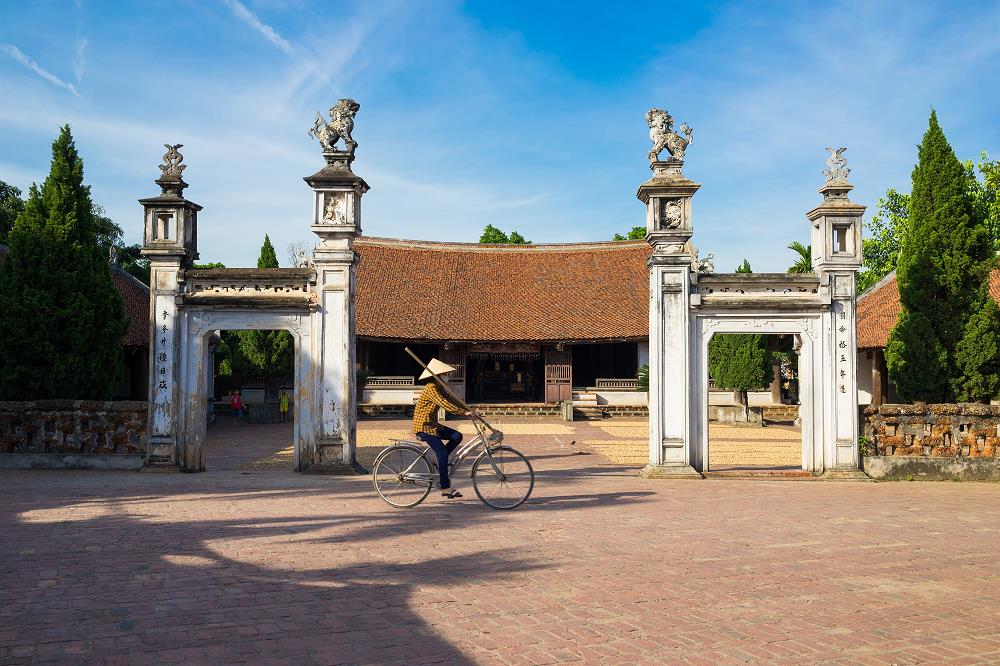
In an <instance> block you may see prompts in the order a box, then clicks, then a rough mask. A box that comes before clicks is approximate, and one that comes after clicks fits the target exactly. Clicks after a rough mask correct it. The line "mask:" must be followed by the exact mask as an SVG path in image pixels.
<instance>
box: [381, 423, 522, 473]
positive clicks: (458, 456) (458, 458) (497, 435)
mask: <svg viewBox="0 0 1000 666" xmlns="http://www.w3.org/2000/svg"><path fill="white" fill-rule="evenodd" d="M472 425H473V427H475V429H476V436H475V437H473V438H472V439H470V440H469V441H468V442H466V443H465V444H463V445H462V446H461V447H459V449H458V451H456V452H454V453H453V454H452V455H451V456H450V457H449V460H448V473H449V474H451V473H452V472H453V471H455V470H456V469H458V466H459V465H461V464H462V463H463V462H465V459H466V458H468V457H469V454H471V453H472V452H473V451H474V450H475V449H477V448H478V447H479V446H482V447H483V451H484V452H485V453H486V459H487V460H489V462H490V467H492V468H493V471H494V472H495V473H496V475H497V476H498V477H500V478H501V479H506V478H507V476H506V475H505V474H504V473H503V472H502V471H501V470H500V469H499V468H498V467H497V466H496V463H494V462H493V456H492V455H490V454H491V451H492V448H495V447H490V446H488V445H487V444H486V442H488V441H490V440H491V436H493V437H492V439H493V442H494V443H495V444H496V446H500V444H501V442H503V433H502V432H500V431H499V430H498V429H496V428H494V427H493V426H492V425H490V423H489V422H488V421H486V419H484V418H483V417H481V416H479V415H478V414H477V415H475V416H473V417H472ZM487 430H489V431H490V432H489V433H487ZM392 441H394V442H396V443H397V444H414V445H417V446H419V447H421V449H422V450H423V451H425V452H426V451H427V450H429V448H430V447H428V446H427V444H426V443H424V442H421V441H412V440H405V439H395V440H392ZM417 460H418V459H417ZM417 460H414V461H413V462H412V463H410V466H409V467H407V468H406V469H404V470H403V471H402V472H400V476H401V477H403V478H404V479H407V480H411V481H419V482H424V481H427V482H433V478H431V479H424V478H423V477H424V476H425V475H423V474H412V473H410V470H411V469H412V468H413V466H414V465H416V464H417ZM432 463H433V460H432Z"/></svg>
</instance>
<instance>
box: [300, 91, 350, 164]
mask: <svg viewBox="0 0 1000 666" xmlns="http://www.w3.org/2000/svg"><path fill="white" fill-rule="evenodd" d="M360 109H361V105H360V104H358V103H357V102H355V101H354V100H353V99H341V100H340V101H338V102H337V103H336V104H335V105H334V106H331V107H330V121H329V122H327V121H325V120H323V114H321V113H320V112H318V111H317V112H316V120H314V121H313V126H312V127H310V128H309V129H308V130H307V133H308V134H309V136H312V137H314V138H315V139H316V140H317V141H319V145H320V146H321V147H322V148H323V157H324V158H325V159H326V163H327V164H329V165H331V166H333V165H337V166H342V167H344V168H346V169H347V170H348V171H350V168H351V162H353V161H354V151H355V150H356V149H357V147H358V142H357V141H355V140H354V138H353V137H352V136H351V132H352V131H353V130H354V116H355V114H357V112H358V111H359V110H360ZM341 139H343V141H344V144H345V146H346V150H337V142H338V141H340V140H341Z"/></svg>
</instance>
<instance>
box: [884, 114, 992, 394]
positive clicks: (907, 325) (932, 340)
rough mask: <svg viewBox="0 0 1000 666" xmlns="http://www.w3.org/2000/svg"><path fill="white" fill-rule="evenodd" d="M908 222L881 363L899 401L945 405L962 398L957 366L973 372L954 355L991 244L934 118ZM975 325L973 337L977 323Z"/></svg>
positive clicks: (975, 307)
mask: <svg viewBox="0 0 1000 666" xmlns="http://www.w3.org/2000/svg"><path fill="white" fill-rule="evenodd" d="M909 215H910V228H909V231H908V233H907V234H906V236H905V238H904V241H903V245H902V248H901V252H900V257H899V263H898V265H897V268H896V281H897V284H898V286H899V300H900V303H901V305H902V309H901V312H900V316H899V320H898V321H897V323H896V326H895V328H893V330H892V332H891V333H890V335H889V343H888V345H887V347H886V363H887V365H888V367H889V374H890V376H891V377H892V380H893V382H894V383H895V385H896V389H897V390H898V391H899V393H900V395H902V396H903V397H904V398H906V399H908V400H923V401H926V402H947V401H951V400H954V399H955V397H956V396H957V395H958V393H962V392H963V390H964V389H962V388H961V387H962V386H964V385H965V382H964V379H963V373H964V369H963V365H965V366H969V365H970V364H971V365H976V361H975V360H974V359H971V358H969V355H968V354H965V353H963V358H964V359H965V361H964V363H963V364H960V363H959V362H958V358H957V357H956V353H957V349H958V347H959V345H960V343H961V341H962V339H963V337H965V334H966V330H967V328H968V326H967V325H971V324H972V323H973V322H972V319H970V317H971V316H972V315H973V314H975V313H977V312H979V311H981V310H983V308H984V304H983V301H982V298H983V295H984V294H985V288H984V282H985V280H986V279H987V274H988V270H989V259H990V257H991V254H992V242H991V239H990V236H989V232H988V230H987V229H986V227H985V226H984V225H983V222H982V220H981V219H979V217H978V216H977V215H976V213H975V210H974V206H973V202H972V199H971V198H970V196H969V193H968V177H967V175H966V171H965V167H964V166H963V165H962V163H961V162H960V161H959V160H958V158H957V157H956V156H955V152H954V151H953V150H952V148H951V146H950V145H949V144H948V140H947V139H946V138H945V135H944V132H943V131H942V130H941V126H940V125H939V124H938V120H937V114H936V113H935V112H934V111H931V116H930V122H929V126H928V128H927V132H926V133H925V134H924V137H923V141H922V142H921V144H920V147H919V150H918V160H917V165H916V167H915V168H914V169H913V192H912V194H911V196H910V203H909ZM984 312H985V315H984V316H987V317H988V316H989V311H988V310H985V311H984ZM975 321H976V326H975V328H977V330H978V328H979V327H981V325H982V317H979V318H976V320H975ZM983 360H984V359H979V362H980V363H979V364H980V365H981V361H983ZM987 366H988V363H987Z"/></svg>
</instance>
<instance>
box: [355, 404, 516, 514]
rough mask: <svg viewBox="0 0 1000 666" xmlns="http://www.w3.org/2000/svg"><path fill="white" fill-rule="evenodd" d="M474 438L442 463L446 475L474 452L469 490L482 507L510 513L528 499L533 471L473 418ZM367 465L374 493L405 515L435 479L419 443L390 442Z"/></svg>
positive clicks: (484, 423)
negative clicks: (369, 467)
mask: <svg viewBox="0 0 1000 666" xmlns="http://www.w3.org/2000/svg"><path fill="white" fill-rule="evenodd" d="M472 423H473V426H475V428H476V436H475V437H473V438H472V439H471V440H469V441H468V442H467V443H465V444H463V445H462V446H461V447H459V449H458V450H457V451H455V452H454V453H452V455H451V457H450V458H449V460H448V473H449V475H451V474H452V473H453V472H454V471H455V470H456V469H457V468H458V466H459V465H461V464H462V463H463V462H464V461H465V459H466V458H468V457H469V455H470V454H471V453H472V452H473V451H474V450H475V449H477V448H480V447H482V451H481V452H480V454H479V455H478V456H477V457H476V459H475V460H474V461H473V462H472V472H471V476H472V487H473V488H475V490H476V495H478V496H479V499H480V500H482V502H483V504H485V505H486V506H489V507H492V508H494V509H515V508H517V507H519V506H521V504H523V503H524V501H525V500H527V499H528V497H529V496H530V495H531V491H532V489H534V487H535V470H534V469H532V467H531V463H530V462H529V461H528V459H527V458H526V457H525V456H524V455H523V454H522V453H521V452H520V451H517V450H516V449H514V448H512V447H510V446H507V445H505V444H504V443H503V433H502V432H501V431H500V430H499V429H498V428H495V427H494V426H492V425H490V424H489V423H488V422H487V421H486V419H484V418H483V417H482V416H480V415H479V414H477V413H475V412H473V414H472ZM391 441H393V442H395V444H392V445H391V446H388V447H386V448H385V449H383V450H382V451H381V452H380V453H379V454H378V456H377V457H376V458H375V464H374V465H372V483H373V484H374V486H375V492H376V493H378V496H379V497H381V498H382V499H383V500H385V501H386V502H388V503H389V504H390V505H391V506H394V507H396V508H399V509H409V508H412V507H415V506H417V505H418V504H420V503H421V502H423V501H424V500H425V499H427V496H428V495H430V493H431V489H432V488H433V487H434V482H435V480H436V479H437V478H438V473H437V463H436V462H435V459H434V456H433V454H432V451H431V449H430V447H428V446H427V445H426V444H424V443H423V442H421V441H411V440H405V439H392V440H391Z"/></svg>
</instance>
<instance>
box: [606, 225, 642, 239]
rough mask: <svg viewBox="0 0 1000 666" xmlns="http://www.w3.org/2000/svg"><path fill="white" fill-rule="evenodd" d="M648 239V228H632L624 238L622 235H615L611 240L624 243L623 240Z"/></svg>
mask: <svg viewBox="0 0 1000 666" xmlns="http://www.w3.org/2000/svg"><path fill="white" fill-rule="evenodd" d="M645 237H646V227H632V228H631V229H629V232H628V233H627V234H625V235H624V236H622V235H621V234H615V235H614V236H612V238H611V240H614V241H623V240H642V239H644V238H645Z"/></svg>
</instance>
